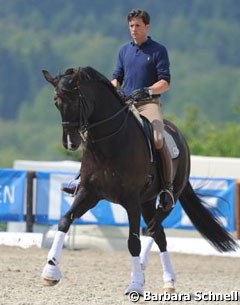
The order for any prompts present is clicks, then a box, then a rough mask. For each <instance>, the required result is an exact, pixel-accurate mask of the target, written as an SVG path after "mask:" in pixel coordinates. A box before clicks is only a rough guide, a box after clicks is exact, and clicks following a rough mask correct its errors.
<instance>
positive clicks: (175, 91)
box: [0, 0, 240, 166]
mask: <svg viewBox="0 0 240 305" xmlns="http://www.w3.org/2000/svg"><path fill="white" fill-rule="evenodd" d="M0 1H1V0H0ZM134 7H139V2H138V1H136V0H129V1H128V2H127V3H125V2H124V1H123V2H121V1H114V2H113V3H112V4H111V5H109V1H105V0H103V1H101V3H100V2H99V1H97V0H92V1H91V6H89V3H88V2H86V1H83V0H80V1H79V0H71V1H63V0H52V1H51V2H49V1H47V0H42V1H41V2H39V1H30V2H29V0H11V1H1V10H0V36H1V45H0V143H1V144H0V166H11V162H12V160H14V159H16V158H24V159H29V158H30V159H42V160H44V159H45V160H50V159H54V160H56V159H61V158H65V156H64V155H63V154H62V151H61V150H60V149H59V147H61V129H60V128H61V127H60V125H59V117H58V113H57V111H56V110H55V109H54V106H53V91H52V88H50V86H49V84H47V83H46V82H45V81H44V80H43V77H42V73H41V70H42V69H47V70H49V71H51V72H52V73H53V74H57V73H59V72H61V71H63V70H65V69H66V68H68V67H78V66H87V65H90V66H93V67H94V68H96V69H98V70H99V71H100V72H102V73H103V74H105V75H106V76H107V77H108V78H111V74H112V70H113V67H114V63H115V59H116V55H117V51H118V48H119V47H120V45H121V44H122V43H124V42H125V41H127V40H129V39H130V38H129V35H128V27H127V23H126V20H125V15H126V13H127V12H128V11H129V10H130V9H132V8H134ZM141 7H143V8H145V9H146V10H148V11H149V12H150V14H151V19H152V24H151V36H152V37H154V38H155V39H156V40H158V41H160V42H162V43H163V44H165V45H166V46H167V47H168V50H169V55H170V59H171V72H172V83H171V87H172V88H171V91H170V92H169V93H167V94H165V95H164V96H163V98H164V99H165V100H166V106H165V112H166V114H167V115H168V116H173V117H174V120H176V122H177V124H179V125H180V127H181V128H182V129H184V133H186V136H187V139H188V141H189V143H190V147H191V151H192V153H194V154H204V155H211V154H213V155H224V156H225V155H226V156H228V155H229V156H236V157H237V156H238V157H240V150H239V145H240V144H239V141H240V140H239V139H240V137H238V136H237V135H238V134H239V126H238V125H239V121H240V120H239V118H240V100H239V97H240V57H239V54H240V44H239V42H238V40H239V37H240V2H239V1H238V0H231V1H230V2H229V1H225V0H218V1H211V2H209V1H207V0H195V1H192V0H183V1H175V0H172V1H165V0H159V1H154V2H151V3H150V2H149V1H148V0H143V1H142V2H141ZM192 106H194V107H196V109H195V110H194V111H195V112H194V111H193V110H192ZM194 113H195V116H194ZM194 120H195V121H196V122H195V124H199V126H198V128H196V126H195V125H194ZM221 139H222V140H221ZM223 143H228V144H227V145H225V147H224V146H223ZM67 157H68V158H70V156H67Z"/></svg>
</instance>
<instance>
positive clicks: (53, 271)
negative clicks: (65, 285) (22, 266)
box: [41, 264, 62, 281]
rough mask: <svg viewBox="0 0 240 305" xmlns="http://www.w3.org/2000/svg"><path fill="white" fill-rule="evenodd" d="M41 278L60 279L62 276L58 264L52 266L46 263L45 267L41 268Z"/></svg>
mask: <svg viewBox="0 0 240 305" xmlns="http://www.w3.org/2000/svg"><path fill="white" fill-rule="evenodd" d="M41 276H42V278H44V279H46V280H50V281H60V279H61V278H62V274H61V271H60V269H59V268H58V266H53V265H49V264H46V265H45V267H44V268H43V271H42V274H41Z"/></svg>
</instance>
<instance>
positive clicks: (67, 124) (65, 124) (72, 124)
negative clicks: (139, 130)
mask: <svg viewBox="0 0 240 305" xmlns="http://www.w3.org/2000/svg"><path fill="white" fill-rule="evenodd" d="M74 89H77V90H78V98H79V105H80V103H81V102H80V98H82V97H83V96H82V94H81V93H80V89H79V87H76V88H74ZM80 108H81V107H80ZM127 108H128V109H127ZM126 109H127V113H126V116H125V118H124V121H123V123H122V124H121V126H120V127H119V128H118V129H117V130H116V131H114V132H113V133H111V134H109V135H106V136H104V137H101V138H99V139H96V140H91V142H92V143H97V142H100V141H103V140H106V139H108V138H111V137H113V136H115V135H116V134H118V133H119V132H120V131H121V130H122V129H123V127H124V126H125V124H126V122H127V119H128V114H129V112H130V107H129V103H128V104H126V105H125V106H124V107H123V108H121V109H120V110H118V111H117V112H116V113H114V114H113V115H111V116H110V117H108V118H106V119H103V120H101V121H98V122H95V123H92V124H90V125H86V124H84V125H83V126H82V127H80V122H69V121H63V122H62V126H63V127H65V128H68V127H80V128H79V133H80V136H81V138H82V140H83V141H86V136H85V135H84V134H85V133H86V132H87V131H89V129H92V128H94V127H97V126H100V125H102V124H104V123H107V122H109V121H111V120H112V119H114V118H116V117H117V116H118V115H120V114H121V113H122V112H124V111H125V110H126Z"/></svg>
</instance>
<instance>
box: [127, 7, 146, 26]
mask: <svg viewBox="0 0 240 305" xmlns="http://www.w3.org/2000/svg"><path fill="white" fill-rule="evenodd" d="M133 18H141V19H142V21H143V22H144V23H145V24H150V16H149V14H148V12H146V11H144V10H140V9H138V8H137V9H133V10H132V11H131V12H129V13H128V15H127V21H128V22H130V21H131V20H132V19H133Z"/></svg>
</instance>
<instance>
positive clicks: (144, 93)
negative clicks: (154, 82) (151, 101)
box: [131, 88, 152, 102]
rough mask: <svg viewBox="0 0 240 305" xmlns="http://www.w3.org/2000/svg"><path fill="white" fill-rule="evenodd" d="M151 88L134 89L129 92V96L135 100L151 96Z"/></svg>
mask: <svg viewBox="0 0 240 305" xmlns="http://www.w3.org/2000/svg"><path fill="white" fill-rule="evenodd" d="M151 96H152V94H151V90H150V89H149V88H142V89H136V90H134V91H133V92H132V93H131V98H132V99H133V100H135V101H136V102H138V101H141V100H145V99H148V98H151Z"/></svg>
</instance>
